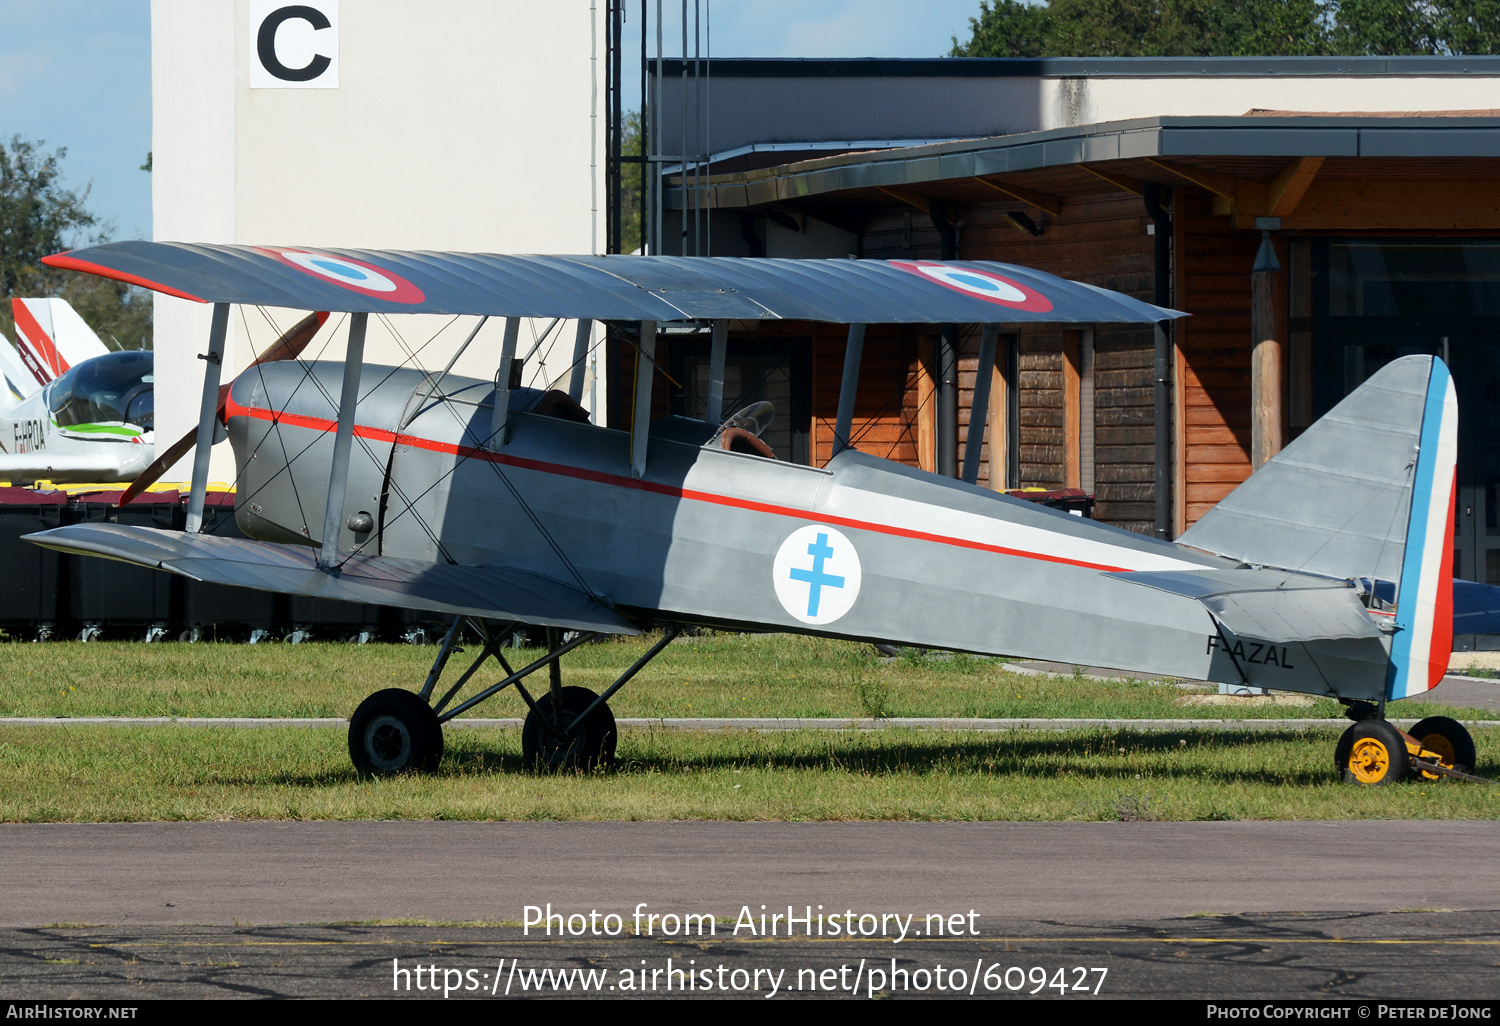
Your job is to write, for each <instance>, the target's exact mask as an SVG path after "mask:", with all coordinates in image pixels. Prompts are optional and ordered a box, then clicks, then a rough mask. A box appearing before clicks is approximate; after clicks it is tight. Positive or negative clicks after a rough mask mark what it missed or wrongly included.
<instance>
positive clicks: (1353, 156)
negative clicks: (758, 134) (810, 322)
mask: <svg viewBox="0 0 1500 1026" xmlns="http://www.w3.org/2000/svg"><path fill="white" fill-rule="evenodd" d="M1424 158H1427V162H1428V163H1429V164H1430V165H1433V166H1436V165H1438V164H1439V163H1440V162H1441V168H1442V170H1443V173H1444V174H1445V175H1447V176H1451V177H1456V178H1465V177H1468V178H1475V179H1476V180H1477V181H1490V182H1492V181H1493V179H1494V176H1495V174H1496V171H1497V170H1500V165H1497V164H1496V163H1494V162H1496V161H1500V117H1494V116H1421V115H1416V116H1412V115H1397V116H1383V115H1382V116H1372V115H1339V114H1319V115H1294V116H1269V117H1268V116H1259V115H1244V116H1239V117H1157V118H1144V119H1139V120H1135V121H1117V122H1109V123H1103V124H1091V125H1082V126H1077V127H1070V128H1058V129H1051V130H1047V131H1039V132H1025V133H1018V134H1015V135H1005V136H996V137H991V138H983V139H968V140H961V141H957V142H943V143H933V144H928V145H922V146H911V147H902V148H896V149H888V150H877V151H865V152H858V153H843V154H839V155H836V156H826V157H820V158H817V159H812V160H801V161H796V162H793V163H787V164H782V165H779V166H775V167H769V168H762V169H758V170H750V171H743V172H737V173H732V174H721V175H713V176H706V177H704V178H703V179H702V180H701V181H702V185H701V186H700V187H699V188H698V189H697V190H696V192H697V194H696V195H691V193H692V192H693V191H694V190H691V189H684V188H683V186H682V183H681V180H680V179H671V178H669V179H668V180H667V182H666V185H665V188H664V189H663V193H664V204H663V205H664V206H665V207H666V208H667V209H679V208H680V207H681V206H682V205H683V203H684V201H685V199H686V200H691V202H692V204H693V205H694V206H698V205H700V204H701V207H703V208H709V209H721V210H753V209H756V208H764V207H767V206H769V205H772V204H776V203H798V202H804V203H806V202H813V203H816V202H819V201H822V202H825V203H826V202H829V201H847V202H862V203H864V204H865V205H872V204H873V205H884V206H891V205H899V204H900V203H901V202H902V201H906V202H912V203H916V204H917V205H921V202H922V201H923V198H924V197H946V198H949V199H954V200H958V201H960V202H962V201H963V200H964V199H965V198H966V197H965V196H964V195H962V194H961V193H960V192H956V191H955V190H965V189H967V190H968V191H969V192H970V193H976V192H977V194H979V195H985V196H987V198H988V199H990V200H992V201H993V200H994V199H995V198H996V194H995V192H996V191H998V192H999V193H1006V194H1007V195H1008V196H1009V197H1010V199H1011V200H1013V201H1015V202H1018V203H1023V204H1024V203H1029V205H1032V206H1037V207H1040V208H1042V209H1047V199H1048V198H1049V197H1050V198H1053V199H1056V198H1057V196H1059V195H1066V194H1067V193H1068V192H1069V191H1072V192H1075V193H1076V192H1079V191H1084V190H1092V191H1095V192H1097V191H1099V190H1100V189H1101V188H1104V189H1107V188H1109V187H1110V186H1111V185H1112V186H1115V187H1118V188H1123V189H1130V190H1133V191H1139V190H1140V187H1141V186H1142V185H1143V184H1144V183H1147V182H1157V183H1159V184H1166V185H1173V186H1179V187H1181V186H1196V187H1198V188H1199V189H1202V190H1204V191H1207V192H1209V193H1212V194H1214V195H1215V196H1216V197H1219V198H1220V199H1222V200H1223V201H1224V206H1225V209H1224V210H1223V211H1221V212H1223V213H1232V214H1234V215H1235V216H1236V218H1237V222H1244V223H1243V224H1242V227H1253V222H1254V218H1255V217H1257V216H1267V215H1270V214H1271V213H1272V208H1273V207H1274V206H1275V203H1274V194H1275V193H1276V191H1277V188H1278V177H1279V176H1283V175H1285V174H1287V173H1289V172H1291V171H1294V170H1295V166H1296V165H1297V162H1299V161H1302V162H1306V164H1307V165H1311V164H1312V163H1314V162H1316V163H1319V164H1321V163H1322V162H1323V161H1329V162H1332V163H1331V164H1330V165H1328V166H1330V167H1331V166H1335V165H1337V166H1340V167H1342V168H1343V169H1344V172H1343V176H1344V177H1353V174H1352V173H1351V172H1350V170H1349V169H1350V168H1351V166H1353V165H1360V166H1373V164H1374V163H1375V162H1379V163H1380V164H1382V165H1384V170H1383V171H1382V173H1381V177H1383V178H1386V179H1389V180H1391V181H1393V182H1394V181H1397V180H1401V179H1402V176H1403V174H1408V173H1409V174H1411V175H1413V176H1414V177H1430V176H1431V173H1432V172H1433V168H1432V167H1431V166H1430V167H1428V168H1427V169H1426V170H1425V171H1423V170H1421V169H1417V168H1416V165H1417V164H1419V163H1421V162H1422V161H1423V159H1424ZM1351 162H1352V163H1351ZM1454 162H1457V163H1454ZM1465 165H1467V167H1468V168H1469V173H1466V171H1465V170H1464V168H1465ZM1402 169H1405V171H1403V170H1402ZM1064 170H1066V171H1068V172H1071V174H1072V178H1071V181H1068V180H1064V179H1066V178H1067V176H1066V175H1063V176H1060V175H1059V172H1062V171H1064ZM1049 172H1050V174H1048V173H1049ZM1327 173H1328V172H1327V171H1326V170H1325V171H1324V175H1325V177H1326V176H1327ZM1101 179H1102V181H1101ZM1105 183H1109V184H1105ZM1319 184H1320V186H1322V187H1325V188H1326V187H1328V183H1327V182H1326V181H1324V182H1320V183H1319ZM1307 185H1308V183H1303V184H1302V187H1303V188H1306V187H1307ZM968 198H972V196H970V197H968ZM1389 200H1390V197H1373V196H1372V197H1371V202H1372V203H1386V204H1387V205H1388V204H1389ZM1231 207H1232V208H1233V209H1230V208H1231ZM1309 211H1310V212H1309V213H1307V214H1306V215H1304V216H1305V217H1311V218H1313V220H1311V221H1308V223H1307V224H1304V225H1297V224H1293V223H1289V224H1287V225H1286V226H1285V227H1288V228H1293V227H1307V228H1321V227H1329V225H1325V224H1322V223H1320V222H1318V221H1317V218H1318V217H1319V216H1322V215H1319V214H1317V213H1316V212H1314V211H1312V208H1309ZM1465 216H1467V215H1465ZM1496 217H1497V219H1500V211H1497V213H1496ZM1487 221H1488V219H1486V226H1488V223H1487ZM1433 226H1434V227H1443V225H1436V224H1435V225H1433ZM1479 226H1480V225H1475V227H1479ZM1453 227H1464V225H1463V224H1456V225H1454V226H1453Z"/></svg>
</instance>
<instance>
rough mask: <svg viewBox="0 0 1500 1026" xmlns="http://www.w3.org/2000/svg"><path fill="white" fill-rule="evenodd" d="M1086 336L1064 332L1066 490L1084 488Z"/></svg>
mask: <svg viewBox="0 0 1500 1026" xmlns="http://www.w3.org/2000/svg"><path fill="white" fill-rule="evenodd" d="M1082 348H1083V332H1081V331H1065V332H1063V344H1062V357H1063V359H1062V377H1063V487H1064V488H1079V487H1081V486H1082V484H1083V458H1082V456H1083V448H1082V428H1083V419H1082V407H1081V405H1080V402H1079V394H1080V393H1079V381H1080V376H1079V372H1080V370H1081V369H1082V367H1083V354H1082Z"/></svg>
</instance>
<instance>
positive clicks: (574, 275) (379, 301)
mask: <svg viewBox="0 0 1500 1026" xmlns="http://www.w3.org/2000/svg"><path fill="white" fill-rule="evenodd" d="M43 262H44V263H46V264H48V265H49V266H52V267H57V268H63V269H66V270H73V271H84V272H88V273H91V274H97V275H100V276H102V277H106V278H112V279H115V280H117V281H124V282H129V283H131V284H134V285H140V286H143V287H145V288H148V289H152V290H153V291H156V292H162V293H165V294H167V295H173V296H179V297H182V298H184V299H193V300H197V301H198V302H205V303H244V304H250V305H256V306H275V307H287V308H291V309H297V310H328V311H337V312H348V313H360V312H365V313H386V314H391V313H431V314H450V315H451V314H472V315H488V316H492V317H562V318H579V319H589V320H621V321H667V322H670V321H687V320H711V319H740V320H808V321H825V322H833V323H842V324H883V323H884V324H974V323H979V324H1021V323H1065V324H1129V323H1138V324H1145V323H1151V322H1155V321H1161V320H1166V319H1169V318H1173V317H1181V316H1183V315H1182V314H1180V313H1178V312H1177V311H1174V310H1167V309H1163V308H1161V307H1157V306H1152V305H1151V304H1149V303H1144V302H1141V301H1139V300H1136V299H1132V298H1130V297H1129V296H1125V295H1122V294H1120V293H1118V292H1111V291H1109V290H1107V289H1101V288H1097V287H1095V286H1092V285H1085V284H1082V283H1080V282H1074V281H1068V280H1067V279H1065V278H1059V277H1057V276H1055V275H1051V274H1045V273H1043V272H1041V271H1035V270H1031V269H1030V268H1025V267H1018V266H1015V265H1013V264H1000V263H993V262H990V261H947V262H938V261H931V260H785V259H741V258H732V257H667V256H605V257H593V256H502V255H499V254H494V253H433V252H396V251H389V250H355V249H308V248H300V247H285V246H210V245H192V244H188V243H180V242H141V241H133V242H111V243H106V244H105V245H102V246H93V247H89V248H87V249H78V250H72V251H70V252H67V253H60V254H57V255H54V256H50V257H46V258H45V259H44V261H43Z"/></svg>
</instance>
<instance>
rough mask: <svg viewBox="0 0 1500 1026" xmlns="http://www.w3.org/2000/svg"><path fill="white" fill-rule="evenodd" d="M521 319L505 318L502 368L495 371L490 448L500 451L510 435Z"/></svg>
mask: <svg viewBox="0 0 1500 1026" xmlns="http://www.w3.org/2000/svg"><path fill="white" fill-rule="evenodd" d="M520 333H521V318H519V317H507V318H505V339H504V341H503V342H501V344H500V366H499V368H498V369H497V370H496V371H495V407H494V409H492V410H491V411H490V446H491V448H495V449H498V448H500V447H501V446H502V445H504V444H505V442H506V436H507V435H509V434H510V428H509V427H508V426H507V425H508V424H509V422H510V368H511V366H512V365H514V364H515V362H516V336H518V335H519V334H520Z"/></svg>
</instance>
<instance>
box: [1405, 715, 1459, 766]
mask: <svg viewBox="0 0 1500 1026" xmlns="http://www.w3.org/2000/svg"><path fill="white" fill-rule="evenodd" d="M1408 733H1410V734H1411V736H1412V737H1414V738H1416V739H1417V742H1418V743H1419V744H1420V745H1421V746H1422V747H1423V748H1425V749H1426V750H1427V751H1429V752H1433V753H1435V754H1436V755H1437V756H1438V761H1439V762H1440V763H1442V764H1443V765H1444V766H1447V767H1448V768H1449V769H1456V770H1458V771H1459V772H1461V773H1470V772H1472V771H1473V769H1474V762H1475V758H1476V753H1475V751H1474V738H1473V737H1471V736H1470V734H1469V732H1468V730H1466V729H1465V728H1464V725H1463V724H1462V723H1459V722H1458V721H1457V720H1454V719H1450V718H1449V717H1447V716H1429V717H1427V718H1426V719H1425V720H1418V721H1417V722H1416V724H1415V725H1413V727H1412V728H1411V730H1410V731H1408ZM1422 776H1423V777H1424V778H1425V779H1428V780H1436V779H1438V775H1437V774H1436V773H1423V774H1422Z"/></svg>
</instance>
